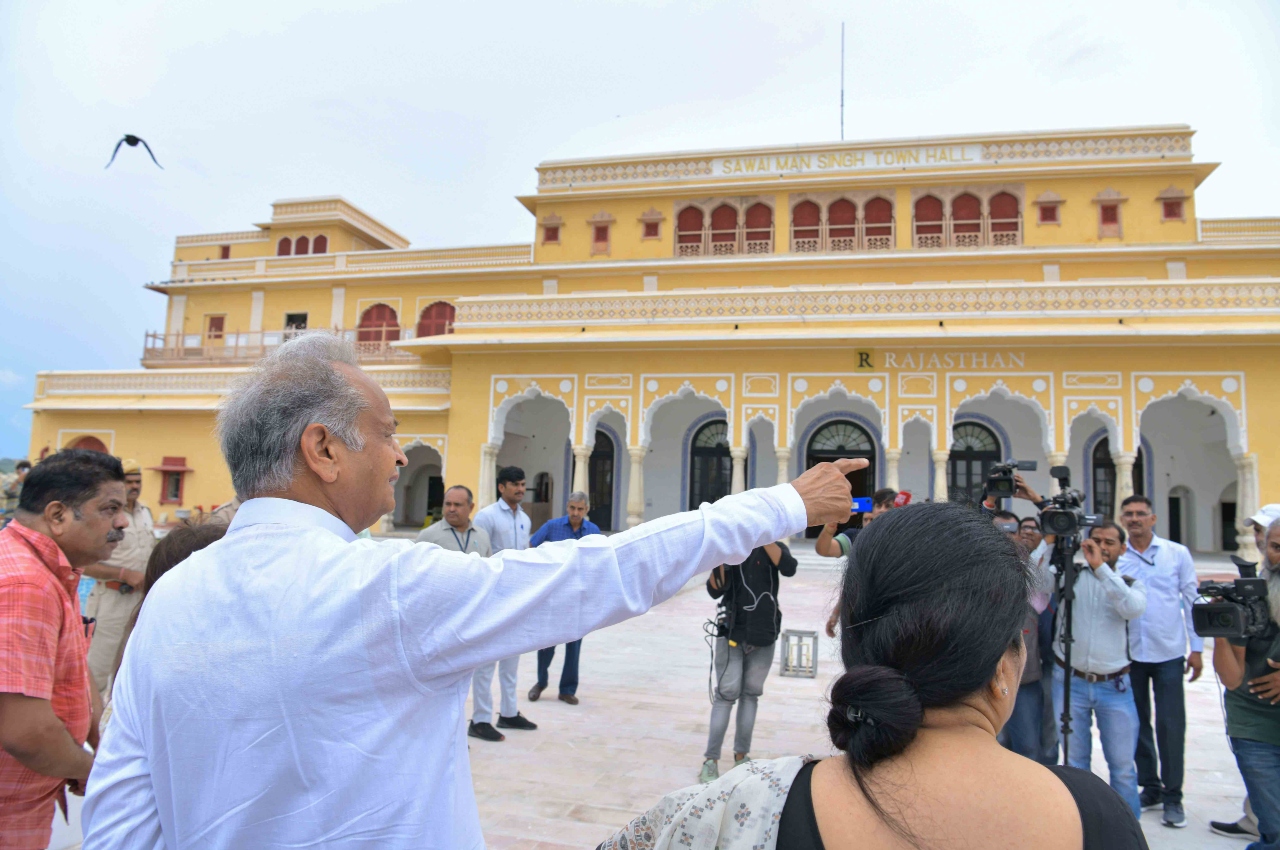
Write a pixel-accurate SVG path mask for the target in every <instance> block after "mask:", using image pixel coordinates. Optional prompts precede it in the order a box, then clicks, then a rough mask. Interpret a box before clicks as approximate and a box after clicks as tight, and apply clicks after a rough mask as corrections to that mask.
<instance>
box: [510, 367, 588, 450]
mask: <svg viewBox="0 0 1280 850" xmlns="http://www.w3.org/2000/svg"><path fill="white" fill-rule="evenodd" d="M538 396H546V397H547V398H549V399H552V400H553V401H558V402H560V403H561V404H562V405H564V407H565V410H567V411H568V412H569V435H570V436H572V435H573V433H574V429H575V425H576V423H577V417H578V376H577V375H492V376H490V378H489V442H490V443H491V444H493V445H495V446H501V445H502V442H503V439H504V434H505V426H506V423H507V414H508V413H510V412H511V408H513V407H515V406H516V405H517V404H519V403H520V402H522V401H527V400H529V399H532V398H537V397H538Z"/></svg>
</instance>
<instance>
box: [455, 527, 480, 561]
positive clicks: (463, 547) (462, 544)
mask: <svg viewBox="0 0 1280 850" xmlns="http://www.w3.org/2000/svg"><path fill="white" fill-rule="evenodd" d="M474 530H475V529H473V528H468V529H467V539H466V542H463V541H461V540H459V539H458V532H456V531H454V529H453V526H449V533H450V534H452V535H453V542H455V543H457V544H458V551H459V552H462V553H463V554H466V552H467V547H468V546H470V545H471V532H472V531H474Z"/></svg>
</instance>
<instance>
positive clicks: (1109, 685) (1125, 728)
mask: <svg viewBox="0 0 1280 850" xmlns="http://www.w3.org/2000/svg"><path fill="white" fill-rule="evenodd" d="M1124 538H1125V534H1124V529H1122V528H1121V527H1120V526H1118V525H1116V524H1115V523H1114V522H1111V521H1107V522H1104V523H1103V524H1102V525H1101V526H1099V527H1097V528H1095V529H1093V530H1092V532H1091V533H1090V535H1089V537H1088V538H1087V539H1086V540H1084V542H1083V543H1082V544H1081V547H1080V548H1081V553H1082V554H1083V555H1084V559H1085V563H1086V564H1088V568H1087V569H1085V568H1081V569H1080V571H1079V572H1078V573H1077V574H1076V581H1075V584H1074V586H1073V588H1074V590H1075V594H1074V598H1073V600H1072V602H1071V637H1072V639H1073V643H1072V645H1071V669H1070V670H1067V664H1066V661H1065V660H1064V659H1065V658H1066V650H1065V649H1064V648H1063V637H1064V634H1065V631H1066V622H1067V621H1066V610H1065V603H1059V610H1058V616H1057V618H1056V626H1057V630H1056V634H1055V635H1054V639H1053V653H1054V659H1055V660H1056V661H1057V666H1056V667H1055V669H1054V671H1053V706H1054V713H1055V714H1056V715H1058V716H1061V715H1062V713H1063V704H1064V702H1065V693H1066V689H1065V686H1064V683H1065V682H1066V678H1067V675H1068V673H1069V674H1070V675H1071V706H1070V713H1071V736H1070V738H1068V739H1067V762H1068V764H1070V766H1071V767H1078V768H1080V769H1081V770H1089V769H1090V761H1091V759H1090V755H1091V753H1092V750H1093V735H1092V734H1091V732H1090V729H1091V727H1092V726H1093V718H1094V717H1096V718H1097V720H1098V737H1099V738H1100V739H1101V741H1102V754H1103V756H1105V757H1106V760H1107V770H1108V772H1109V773H1110V774H1111V787H1112V788H1114V789H1115V791H1116V793H1117V794H1119V795H1120V796H1121V797H1122V798H1124V801H1125V802H1126V803H1128V804H1129V808H1131V809H1132V810H1133V816H1134V817H1135V818H1141V817H1142V808H1141V806H1140V805H1139V804H1138V771H1137V769H1136V768H1135V767H1134V762H1133V753H1134V750H1135V749H1136V748H1137V746H1138V710H1137V707H1136V706H1134V703H1133V694H1132V692H1131V690H1130V687H1131V686H1130V682H1129V632H1128V625H1129V621H1130V620H1132V619H1133V618H1134V617H1137V616H1139V615H1140V614H1142V612H1143V610H1144V609H1145V608H1146V607H1147V591H1146V588H1144V587H1143V586H1142V582H1140V581H1138V580H1136V579H1132V578H1129V579H1126V578H1124V577H1122V576H1121V575H1120V574H1119V573H1117V572H1116V571H1115V566H1116V562H1117V561H1118V560H1119V558H1120V555H1121V554H1122V553H1123V552H1124Z"/></svg>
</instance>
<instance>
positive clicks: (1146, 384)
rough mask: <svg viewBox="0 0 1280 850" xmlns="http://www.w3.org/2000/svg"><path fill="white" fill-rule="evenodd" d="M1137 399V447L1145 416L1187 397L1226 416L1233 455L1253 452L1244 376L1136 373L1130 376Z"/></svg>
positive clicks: (1230, 373)
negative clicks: (1155, 407)
mask: <svg viewBox="0 0 1280 850" xmlns="http://www.w3.org/2000/svg"><path fill="white" fill-rule="evenodd" d="M1129 381H1130V393H1131V394H1132V399H1133V413H1132V428H1133V443H1132V445H1134V446H1137V445H1140V444H1141V443H1140V441H1141V438H1142V414H1143V413H1144V412H1145V411H1146V409H1147V408H1148V407H1150V406H1151V405H1153V404H1155V403H1156V402H1158V401H1163V400H1164V399H1167V398H1174V397H1175V396H1183V397H1185V398H1189V399H1191V400H1193V401H1200V402H1204V403H1205V404H1207V405H1209V406H1210V407H1212V408H1214V409H1215V410H1217V411H1218V413H1219V414H1221V415H1222V419H1223V423H1224V424H1225V425H1226V430H1227V448H1228V449H1229V450H1230V452H1231V454H1232V455H1241V454H1245V453H1247V452H1248V451H1249V430H1248V428H1249V426H1248V422H1249V417H1248V409H1247V405H1246V399H1245V384H1244V372H1134V373H1132V374H1131V375H1130V376H1129Z"/></svg>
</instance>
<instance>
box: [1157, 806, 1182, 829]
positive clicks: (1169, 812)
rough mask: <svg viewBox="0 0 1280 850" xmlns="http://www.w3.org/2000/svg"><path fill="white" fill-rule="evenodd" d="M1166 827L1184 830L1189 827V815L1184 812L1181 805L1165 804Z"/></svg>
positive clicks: (1164, 819)
mask: <svg viewBox="0 0 1280 850" xmlns="http://www.w3.org/2000/svg"><path fill="white" fill-rule="evenodd" d="M1163 822H1164V825H1165V826H1172V827H1174V828H1175V829H1182V828H1184V827H1185V826H1186V825H1187V813H1186V812H1184V811H1183V810H1182V804H1181V803H1165V804H1164V818H1163Z"/></svg>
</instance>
